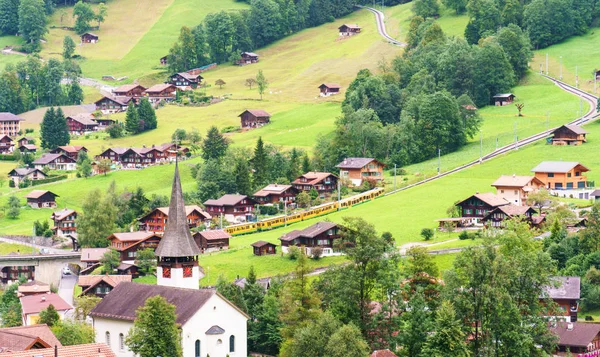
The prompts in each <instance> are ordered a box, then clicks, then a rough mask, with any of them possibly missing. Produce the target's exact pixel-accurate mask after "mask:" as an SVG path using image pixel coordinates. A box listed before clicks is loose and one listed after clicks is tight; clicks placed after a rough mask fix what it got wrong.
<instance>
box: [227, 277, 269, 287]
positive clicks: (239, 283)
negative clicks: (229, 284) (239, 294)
mask: <svg viewBox="0 0 600 357" xmlns="http://www.w3.org/2000/svg"><path fill="white" fill-rule="evenodd" d="M233 283H234V284H235V285H237V286H239V287H240V288H242V289H243V288H244V287H245V286H246V284H248V279H246V278H238V279H235V280H234V281H233ZM256 283H257V284H258V285H260V286H261V287H262V288H263V289H265V290H267V289H269V288H270V287H271V278H260V279H256Z"/></svg>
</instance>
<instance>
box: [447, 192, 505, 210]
mask: <svg viewBox="0 0 600 357" xmlns="http://www.w3.org/2000/svg"><path fill="white" fill-rule="evenodd" d="M471 197H475V198H477V199H480V200H481V201H483V202H485V203H486V204H488V205H490V206H492V207H498V206H503V205H507V204H509V202H508V201H507V200H505V199H504V198H501V197H498V196H496V195H494V194H493V193H491V192H484V193H476V194H474V195H472V196H469V198H467V199H465V200H462V201H460V202H459V203H457V205H459V204H461V203H463V202H465V201H467V200H469V199H470V198H471Z"/></svg>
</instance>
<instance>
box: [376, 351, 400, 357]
mask: <svg viewBox="0 0 600 357" xmlns="http://www.w3.org/2000/svg"><path fill="white" fill-rule="evenodd" d="M371 357H398V356H396V354H395V353H394V352H392V351H390V350H377V351H373V353H371Z"/></svg>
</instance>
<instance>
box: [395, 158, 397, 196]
mask: <svg viewBox="0 0 600 357" xmlns="http://www.w3.org/2000/svg"><path fill="white" fill-rule="evenodd" d="M396 167H397V165H396V164H394V191H396Z"/></svg>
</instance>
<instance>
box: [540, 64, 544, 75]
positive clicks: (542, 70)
mask: <svg viewBox="0 0 600 357" xmlns="http://www.w3.org/2000/svg"><path fill="white" fill-rule="evenodd" d="M540 74H544V65H543V64H541V63H540Z"/></svg>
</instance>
